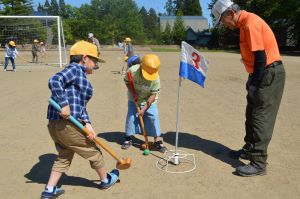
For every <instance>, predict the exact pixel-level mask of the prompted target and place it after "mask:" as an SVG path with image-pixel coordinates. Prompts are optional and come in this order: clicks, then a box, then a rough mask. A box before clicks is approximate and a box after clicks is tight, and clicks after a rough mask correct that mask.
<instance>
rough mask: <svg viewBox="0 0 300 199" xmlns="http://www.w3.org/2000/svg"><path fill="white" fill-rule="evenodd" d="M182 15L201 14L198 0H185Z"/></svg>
mask: <svg viewBox="0 0 300 199" xmlns="http://www.w3.org/2000/svg"><path fill="white" fill-rule="evenodd" d="M183 15H187V16H202V8H201V5H200V2H199V0H185V1H184V9H183Z"/></svg>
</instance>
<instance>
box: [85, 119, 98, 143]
mask: <svg viewBox="0 0 300 199" xmlns="http://www.w3.org/2000/svg"><path fill="white" fill-rule="evenodd" d="M85 128H87V130H89V131H90V132H91V134H90V135H88V136H87V138H88V139H89V140H91V141H92V140H93V139H94V138H95V137H97V135H96V133H95V131H94V129H93V127H92V125H91V124H90V123H86V124H85Z"/></svg>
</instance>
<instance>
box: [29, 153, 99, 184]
mask: <svg viewBox="0 0 300 199" xmlns="http://www.w3.org/2000/svg"><path fill="white" fill-rule="evenodd" d="M56 157H57V155H55V154H51V153H48V154H43V155H41V156H40V157H39V162H38V163H36V164H35V165H34V166H33V167H32V168H31V169H30V171H29V172H28V173H27V174H25V175H24V177H25V178H27V179H28V181H26V183H37V184H45V185H46V184H47V182H48V179H49V176H50V173H51V168H52V165H53V162H54V161H55V159H56ZM87 166H88V165H87ZM96 182H97V183H98V184H97V183H96ZM99 183H100V180H88V179H86V178H82V177H75V176H68V175H66V174H63V176H62V177H61V179H60V181H59V183H58V186H60V185H62V184H63V185H72V186H82V187H93V188H99Z"/></svg>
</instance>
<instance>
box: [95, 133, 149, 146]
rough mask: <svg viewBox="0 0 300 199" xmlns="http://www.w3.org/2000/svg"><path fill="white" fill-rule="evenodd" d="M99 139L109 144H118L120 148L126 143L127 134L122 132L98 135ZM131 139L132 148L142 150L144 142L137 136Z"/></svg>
mask: <svg viewBox="0 0 300 199" xmlns="http://www.w3.org/2000/svg"><path fill="white" fill-rule="evenodd" d="M98 137H100V138H103V139H105V140H106V141H108V142H114V143H117V144H119V145H120V147H121V145H122V144H123V142H124V141H125V133H124V132H120V131H115V132H103V133H98ZM131 138H132V146H133V147H135V148H138V149H141V145H142V144H143V143H144V140H140V139H139V138H136V137H135V136H132V137H131Z"/></svg>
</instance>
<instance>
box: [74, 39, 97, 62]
mask: <svg viewBox="0 0 300 199" xmlns="http://www.w3.org/2000/svg"><path fill="white" fill-rule="evenodd" d="M70 55H88V56H91V57H94V58H96V59H99V57H98V51H97V46H96V45H94V44H92V43H90V42H87V41H83V40H81V41H78V42H76V43H75V44H74V45H73V46H72V47H71V49H70Z"/></svg>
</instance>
